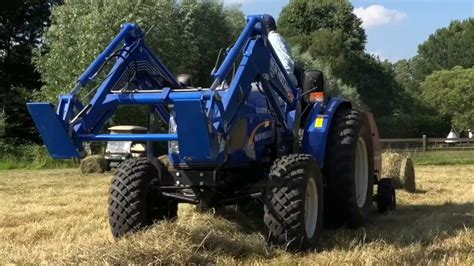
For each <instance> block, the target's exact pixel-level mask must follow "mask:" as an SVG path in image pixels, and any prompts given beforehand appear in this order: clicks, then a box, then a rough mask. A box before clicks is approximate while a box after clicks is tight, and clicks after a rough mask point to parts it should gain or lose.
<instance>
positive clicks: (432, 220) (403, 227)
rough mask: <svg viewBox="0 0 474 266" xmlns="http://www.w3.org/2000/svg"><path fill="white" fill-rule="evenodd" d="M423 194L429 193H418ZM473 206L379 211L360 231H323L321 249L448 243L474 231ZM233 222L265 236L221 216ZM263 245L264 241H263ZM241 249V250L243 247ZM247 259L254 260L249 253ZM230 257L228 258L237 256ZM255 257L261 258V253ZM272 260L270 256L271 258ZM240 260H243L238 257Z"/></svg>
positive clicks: (250, 221) (249, 224)
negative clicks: (377, 244)
mask: <svg viewBox="0 0 474 266" xmlns="http://www.w3.org/2000/svg"><path fill="white" fill-rule="evenodd" d="M417 193H419V194H423V193H426V191H423V190H418V191H417ZM473 210H474V203H465V204H454V203H447V204H444V205H399V206H398V208H397V210H396V211H395V212H390V213H386V214H380V213H378V212H376V211H373V212H372V213H371V216H370V219H369V220H368V221H367V223H366V224H365V225H364V226H363V227H362V228H359V229H356V230H354V229H348V228H345V227H343V228H338V229H328V228H326V229H325V230H324V231H323V234H322V236H321V240H320V247H319V248H320V249H321V250H325V251H331V250H333V249H336V248H337V249H342V250H351V249H353V248H354V247H355V246H357V245H364V244H369V243H374V242H383V243H385V244H388V245H395V246H398V247H407V246H410V245H417V244H419V245H422V246H428V245H431V244H433V243H434V242H435V241H439V240H440V239H446V238H449V237H453V236H455V235H457V234H459V231H462V230H465V229H466V228H472V227H474V217H473ZM218 216H222V217H224V218H226V219H228V220H230V221H232V222H235V223H238V225H239V226H240V227H241V229H242V232H243V233H245V234H255V233H259V234H261V235H262V236H263V234H264V233H263V230H262V229H263V228H264V226H263V224H262V223H261V222H258V221H257V220H256V219H254V218H253V217H249V216H247V215H245V214H243V213H240V212H238V211H237V212H236V211H233V210H232V209H228V210H227V211H226V212H225V213H219V215H218ZM262 241H263V240H262ZM217 242H221V243H223V244H224V243H225V245H229V246H231V247H232V248H231V249H230V250H232V251H234V250H239V245H240V244H239V243H236V242H235V240H232V239H228V238H225V237H223V239H221V240H219V241H217ZM240 248H242V247H240ZM244 250H245V252H244V253H245V254H246V256H247V255H248V256H252V254H248V253H247V252H251V253H252V250H251V249H250V250H249V249H246V248H244ZM231 253H233V254H227V255H229V256H233V255H235V253H234V252H231ZM258 253H259V254H257V253H255V254H253V255H257V256H262V253H261V250H260V252H258ZM270 256H271V255H270ZM239 257H240V256H239Z"/></svg>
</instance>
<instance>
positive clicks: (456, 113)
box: [421, 67, 474, 129]
mask: <svg viewBox="0 0 474 266" xmlns="http://www.w3.org/2000/svg"><path fill="white" fill-rule="evenodd" d="M421 89H422V91H423V92H422V98H423V100H424V101H425V103H426V104H427V105H429V106H431V107H432V108H433V109H435V110H437V111H438V112H439V113H440V114H441V115H443V116H444V117H446V118H448V119H449V120H450V121H451V122H452V124H453V125H454V126H455V127H456V128H458V129H470V128H473V127H474V68H468V69H463V68H462V67H454V68H453V69H452V70H440V71H435V72H433V73H432V74H431V75H429V76H428V77H426V79H425V81H424V82H422V83H421Z"/></svg>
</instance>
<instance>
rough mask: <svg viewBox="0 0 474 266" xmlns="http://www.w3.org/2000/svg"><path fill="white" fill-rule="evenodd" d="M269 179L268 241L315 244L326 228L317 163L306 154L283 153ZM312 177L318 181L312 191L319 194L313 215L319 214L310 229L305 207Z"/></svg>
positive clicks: (288, 245)
mask: <svg viewBox="0 0 474 266" xmlns="http://www.w3.org/2000/svg"><path fill="white" fill-rule="evenodd" d="M269 179H270V180H269V182H268V185H267V189H266V192H265V195H264V223H265V225H266V227H267V229H268V241H269V242H270V244H274V245H278V246H281V247H283V248H284V249H287V250H292V251H299V250H306V249H308V248H315V247H316V245H317V243H318V240H319V236H320V234H321V231H322V228H323V211H324V210H323V206H324V204H323V203H324V202H323V200H324V197H323V181H322V175H321V172H320V169H319V166H318V163H317V162H316V160H315V159H314V158H313V157H312V156H311V155H307V154H293V155H288V156H284V157H283V158H281V159H278V160H276V161H275V162H274V163H273V166H272V168H271V169H270V174H269ZM310 180H311V182H312V184H314V185H315V188H314V187H313V191H317V193H313V195H315V197H317V204H315V205H313V207H314V206H317V211H315V212H316V213H317V215H315V216H313V218H314V217H315V218H316V221H315V222H314V223H313V225H312V226H310V225H308V226H309V230H310V231H309V232H308V231H307V229H306V218H305V215H306V214H305V212H306V211H305V208H306V204H307V196H306V195H307V193H308V192H309V191H308V189H309V187H310V186H311V185H309V182H310ZM313 210H314V209H313ZM315 212H313V213H315ZM313 226H314V227H313ZM313 230H314V231H313ZM311 233H312V235H310V234H311Z"/></svg>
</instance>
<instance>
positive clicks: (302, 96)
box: [28, 16, 391, 250]
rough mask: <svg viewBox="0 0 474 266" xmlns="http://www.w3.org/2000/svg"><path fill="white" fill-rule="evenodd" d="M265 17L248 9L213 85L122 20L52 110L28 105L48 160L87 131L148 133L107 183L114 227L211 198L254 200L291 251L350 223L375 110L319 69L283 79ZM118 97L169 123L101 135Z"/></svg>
mask: <svg viewBox="0 0 474 266" xmlns="http://www.w3.org/2000/svg"><path fill="white" fill-rule="evenodd" d="M262 21H263V16H250V17H249V18H248V24H247V26H246V27H245V29H244V30H243V32H242V34H241V36H240V37H239V39H238V40H237V42H236V43H235V45H234V46H233V47H232V48H231V49H230V50H229V51H228V53H227V54H226V56H225V59H224V61H223V62H222V64H221V65H220V66H219V67H218V68H216V69H217V70H216V71H214V72H213V73H212V75H213V77H214V82H213V84H212V85H211V86H210V88H201V87H195V88H194V87H189V86H183V85H182V84H180V83H179V82H178V81H177V80H176V78H175V77H174V75H172V74H171V72H170V71H169V70H168V69H167V68H166V67H165V66H164V65H163V64H162V62H161V61H160V60H159V59H158V58H157V57H156V56H154V55H153V53H152V52H151V51H150V50H149V49H148V48H147V46H146V44H145V34H144V32H143V31H142V30H141V29H140V28H139V27H138V26H137V25H136V24H125V25H124V26H123V28H122V31H121V32H120V33H119V34H118V36H117V37H116V38H115V39H114V40H113V41H112V43H111V44H110V45H109V46H108V47H107V48H106V49H105V51H104V52H103V53H102V54H101V55H99V57H98V58H97V59H96V60H95V61H94V63H93V64H92V65H91V66H90V67H89V68H88V69H87V70H86V72H85V73H84V74H83V75H82V76H81V77H80V78H79V80H78V83H77V86H76V88H74V89H73V91H72V92H71V93H70V94H68V95H65V96H62V97H61V98H60V103H59V109H58V112H57V113H56V112H54V110H53V107H52V105H51V104H49V103H30V104H29V105H28V108H29V110H30V112H31V114H32V117H33V119H34V121H35V124H36V125H37V127H38V130H39V131H40V133H41V136H42V137H43V140H44V142H45V144H46V145H47V147H48V150H49V152H50V153H51V155H52V156H53V157H54V158H58V159H61V158H71V157H81V156H82V154H83V148H82V142H84V141H132V142H147V157H146V158H133V159H130V160H127V161H125V162H124V163H122V164H121V165H120V167H119V170H118V171H117V173H116V175H115V177H114V179H113V181H112V189H111V194H110V197H109V221H110V225H111V227H112V232H113V234H114V236H115V237H121V236H123V235H125V234H127V233H129V232H134V231H136V230H138V229H140V228H144V227H147V226H150V225H152V224H153V223H154V222H156V221H159V220H163V219H174V218H175V217H176V216H177V208H178V203H183V202H184V203H191V204H201V205H202V206H206V207H213V206H225V205H230V204H240V203H241V202H246V201H248V200H249V199H255V201H256V202H258V203H259V205H260V206H259V208H262V209H263V211H264V215H263V217H262V218H263V220H264V222H265V224H266V227H267V230H268V234H267V235H268V240H269V242H271V243H274V244H278V245H282V246H283V247H285V248H288V249H291V250H301V249H307V248H313V247H315V246H316V245H317V243H318V239H319V236H320V232H321V230H322V227H323V215H324V216H325V219H326V220H327V221H328V222H330V223H333V224H336V225H343V224H346V225H348V226H351V227H357V226H359V225H361V224H362V223H363V221H364V220H365V219H366V218H367V215H368V213H369V210H370V208H371V207H372V206H373V202H372V201H373V194H374V190H373V188H374V184H376V183H378V180H379V179H380V176H379V175H380V173H381V171H380V170H381V157H380V144H379V139H378V132H377V127H376V125H375V122H374V119H373V117H372V115H371V114H370V113H365V112H360V111H357V110H354V109H352V106H351V103H350V102H348V101H345V100H343V99H339V98H331V99H330V98H328V97H326V94H325V93H324V90H323V87H324V86H323V83H324V80H323V76H322V73H321V72H319V71H314V70H309V71H305V72H301V73H300V74H299V75H298V79H299V86H298V87H294V86H292V85H291V83H290V82H289V79H288V76H287V74H286V72H285V71H284V68H283V67H282V65H281V62H280V61H279V59H278V58H277V56H276V54H275V52H274V50H273V48H272V47H271V45H270V44H269V42H268V41H267V30H266V28H265V27H264V26H263V23H262ZM122 43H123V46H120V47H119V48H118V49H117V47H118V46H119V45H121V44H122ZM112 58H113V59H115V60H116V61H115V65H114V66H113V68H112V70H111V71H110V73H109V74H108V75H107V78H106V79H105V80H104V81H103V83H102V84H101V86H100V87H99V89H98V90H97V93H96V95H95V96H94V98H93V99H92V101H91V102H90V103H89V104H86V105H84V104H83V103H81V102H80V101H79V100H78V98H77V97H76V95H77V93H78V92H79V91H80V90H81V88H82V87H83V86H85V85H86V84H87V83H88V82H90V81H91V80H92V79H94V77H96V76H97V75H96V73H97V72H98V71H99V70H100V69H101V66H102V65H103V64H104V63H106V62H107V61H108V60H111V59H112ZM233 66H236V70H235V72H232V73H233V74H232V75H231V69H232V68H233ZM120 105H146V106H149V107H150V110H152V111H151V112H150V119H149V121H150V122H149V127H148V128H150V129H151V128H155V127H154V125H156V123H157V119H161V120H162V121H163V122H164V123H166V124H168V125H169V131H168V132H153V131H152V130H150V131H149V132H148V133H146V134H143V133H142V134H99V132H100V130H101V128H103V126H104V125H105V123H106V122H107V121H108V120H109V119H110V117H111V116H112V115H113V114H114V112H115V111H116V109H117V107H118V106H120ZM158 141H167V142H168V144H169V152H168V157H169V160H170V162H171V167H169V168H165V167H164V166H163V164H162V162H160V160H158V159H157V158H158V156H159V154H156V150H154V149H153V145H152V144H153V143H154V142H158ZM383 191H389V190H383ZM378 198H386V197H378ZM390 198H391V197H390Z"/></svg>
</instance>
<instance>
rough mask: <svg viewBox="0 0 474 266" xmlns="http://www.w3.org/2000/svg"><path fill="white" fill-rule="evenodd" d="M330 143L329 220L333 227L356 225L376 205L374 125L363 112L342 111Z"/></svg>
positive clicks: (326, 170) (327, 165) (327, 166)
mask: <svg viewBox="0 0 474 266" xmlns="http://www.w3.org/2000/svg"><path fill="white" fill-rule="evenodd" d="M329 134H330V135H329V138H328V143H327V153H326V160H325V167H324V169H323V171H324V174H325V177H326V180H327V191H326V192H327V193H326V194H325V195H326V201H325V202H326V208H325V210H326V213H325V215H326V216H325V217H326V221H327V223H328V225H330V226H336V227H338V226H342V225H348V226H349V227H352V228H356V227H359V226H360V225H362V224H363V222H364V220H366V219H367V217H368V214H369V211H370V209H371V207H372V205H373V203H372V197H373V187H374V160H373V157H374V151H373V144H372V136H371V131H370V124H369V121H368V120H367V117H366V116H365V115H363V114H362V113H361V112H359V111H356V110H351V109H342V110H339V111H338V112H337V113H336V115H335V117H334V120H333V122H332V126H331V129H330V132H329Z"/></svg>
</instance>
